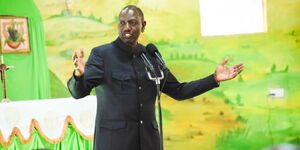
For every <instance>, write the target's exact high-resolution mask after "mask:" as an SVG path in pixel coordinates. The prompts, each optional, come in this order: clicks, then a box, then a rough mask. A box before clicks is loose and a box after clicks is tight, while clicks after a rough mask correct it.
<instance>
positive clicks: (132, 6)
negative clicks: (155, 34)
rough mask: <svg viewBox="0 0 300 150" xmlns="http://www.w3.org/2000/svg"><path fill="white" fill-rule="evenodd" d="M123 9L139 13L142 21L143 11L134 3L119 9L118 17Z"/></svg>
mask: <svg viewBox="0 0 300 150" xmlns="http://www.w3.org/2000/svg"><path fill="white" fill-rule="evenodd" d="M125 9H128V10H133V11H137V12H138V13H139V15H140V16H141V18H142V22H144V13H143V11H142V10H141V9H140V8H139V7H137V6H135V5H127V6H125V7H124V8H123V9H122V10H121V11H120V13H119V17H120V15H121V13H122V11H123V10H125Z"/></svg>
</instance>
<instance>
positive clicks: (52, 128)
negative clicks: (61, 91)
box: [0, 96, 97, 143]
mask: <svg viewBox="0 0 300 150" xmlns="http://www.w3.org/2000/svg"><path fill="white" fill-rule="evenodd" d="M96 105H97V101H96V97H95V96H88V97H85V98H83V99H79V100H75V99H73V98H61V99H48V100H34V101H17V102H10V103H0V142H1V143H3V142H4V143H7V142H9V140H11V137H12V135H14V134H15V135H16V134H21V135H22V136H23V138H24V139H25V140H27V139H28V138H29V137H30V136H31V133H32V129H33V128H36V129H37V130H38V131H39V132H41V135H42V136H43V137H44V138H46V139H48V140H50V141H57V140H58V139H61V138H62V137H63V135H64V132H65V131H67V128H68V124H69V123H71V124H72V125H73V127H74V128H75V130H76V131H77V132H79V133H80V134H81V135H82V136H84V137H85V138H87V139H93V133H94V126H95V116H96ZM18 130H19V131H18ZM52 143H53V142H52ZM54 143H56V142H54Z"/></svg>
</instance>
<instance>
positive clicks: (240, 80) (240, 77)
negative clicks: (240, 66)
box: [238, 74, 244, 82]
mask: <svg viewBox="0 0 300 150" xmlns="http://www.w3.org/2000/svg"><path fill="white" fill-rule="evenodd" d="M238 81H239V82H244V79H243V77H242V75H241V74H240V75H239V76H238Z"/></svg>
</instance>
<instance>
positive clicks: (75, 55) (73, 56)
mask: <svg viewBox="0 0 300 150" xmlns="http://www.w3.org/2000/svg"><path fill="white" fill-rule="evenodd" d="M76 58H77V53H76V51H74V52H73V54H72V60H73V61H74V60H75V59H76Z"/></svg>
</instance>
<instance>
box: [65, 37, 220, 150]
mask: <svg viewBox="0 0 300 150" xmlns="http://www.w3.org/2000/svg"><path fill="white" fill-rule="evenodd" d="M139 46H142V45H140V44H139ZM143 47H144V46H143ZM146 56H147V57H148V59H150V61H151V62H152V64H154V66H157V65H158V64H157V63H156V62H155V60H154V59H152V58H151V57H150V56H149V55H148V54H146ZM156 70H157V68H156ZM165 72H166V71H165ZM157 73H158V74H159V72H157ZM165 74H166V73H165ZM164 80H166V81H165V85H164V87H163V89H162V91H163V92H164V93H166V94H167V95H169V96H171V97H172V98H174V99H177V100H184V99H188V98H192V97H194V96H197V95H199V94H201V93H204V92H206V91H208V90H210V89H213V88H215V87H218V83H216V81H215V80H214V77H213V75H210V76H208V77H206V78H203V79H199V80H196V81H192V82H187V83H179V82H178V81H177V79H176V78H175V77H174V76H173V74H172V73H168V76H167V77H165V79H164ZM162 83H163V81H162ZM68 88H69V91H70V93H71V95H72V96H73V97H74V98H82V97H84V96H87V95H89V94H90V91H91V89H92V88H95V89H96V95H97V115H96V123H95V133H94V150H159V143H160V136H159V131H158V125H157V122H156V119H155V100H156V94H157V93H156V85H155V83H154V82H153V81H151V80H149V78H148V76H147V73H146V71H145V65H144V64H143V61H142V59H141V58H140V57H138V56H135V55H134V54H133V53H132V48H131V47H129V46H127V45H126V44H125V43H123V41H122V40H121V39H120V38H117V39H116V40H115V41H113V42H112V43H109V44H105V45H102V46H98V47H95V48H93V50H92V51H91V54H90V56H89V58H88V60H87V63H86V66H85V70H84V75H83V76H81V77H79V78H76V77H74V76H73V77H71V78H70V80H69V81H68Z"/></svg>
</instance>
